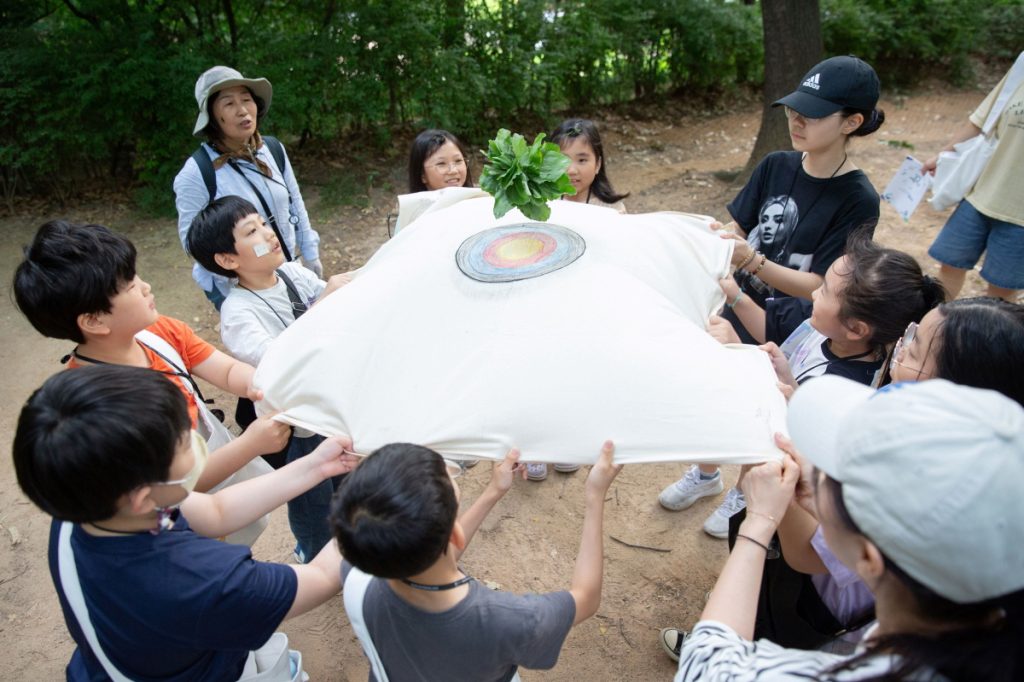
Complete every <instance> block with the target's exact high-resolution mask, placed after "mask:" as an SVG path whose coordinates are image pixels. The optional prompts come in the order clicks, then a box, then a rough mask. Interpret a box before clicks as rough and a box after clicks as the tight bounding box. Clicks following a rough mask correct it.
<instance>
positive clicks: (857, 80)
mask: <svg viewBox="0 0 1024 682" xmlns="http://www.w3.org/2000/svg"><path fill="white" fill-rule="evenodd" d="M880 88H881V86H880V84H879V82H878V74H876V73H875V70H874V69H872V68H871V67H870V66H869V65H868V63H867V62H865V61H864V60H862V59H858V58H857V57H852V56H851V57H830V58H829V59H826V60H825V61H823V62H821V63H820V64H817V65H815V67H814V68H813V69H811V70H810V71H808V72H807V74H806V75H805V76H804V77H803V80H801V82H800V87H799V88H797V89H796V90H794V91H793V92H791V93H789V94H788V95H786V96H785V97H783V98H782V99H780V100H776V101H775V102H773V103H772V106H773V107H777V106H779V105H785V106H787V107H789V108H790V109H792V110H793V111H795V112H797V113H798V114H802V115H804V116H806V117H808V118H823V117H825V116H831V115H832V114H834V113H836V112H837V111H839V110H840V109H844V108H847V107H849V108H851V109H861V110H863V111H872V110H873V109H874V108H875V105H876V104H878V95H879V90H880Z"/></svg>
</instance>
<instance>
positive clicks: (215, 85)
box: [192, 66, 274, 135]
mask: <svg viewBox="0 0 1024 682" xmlns="http://www.w3.org/2000/svg"><path fill="white" fill-rule="evenodd" d="M236 85H244V86H245V87H247V88H249V89H250V90H252V93H253V94H254V95H255V96H256V97H259V98H260V99H261V100H263V104H264V105H265V106H266V108H267V109H269V108H270V100H271V98H272V97H273V95H274V88H273V86H271V85H270V81H268V80H267V79H266V78H246V77H245V76H243V75H242V74H241V73H239V72H238V71H236V70H235V69H232V68H231V67H230V66H214V67H213V68H211V69H207V70H206V71H204V72H203V75H201V76H200V77H199V80H197V81H196V104H198V105H199V117H198V118H196V126H195V128H193V130H192V134H193V135H199V134H200V133H202V132H203V129H204V128H206V125H207V124H208V123H209V122H210V117H209V115H208V114H207V113H206V104H207V102H208V101H209V100H210V95H214V94H216V93H218V92H220V91H221V90H223V89H224V88H233V87H235V86H236Z"/></svg>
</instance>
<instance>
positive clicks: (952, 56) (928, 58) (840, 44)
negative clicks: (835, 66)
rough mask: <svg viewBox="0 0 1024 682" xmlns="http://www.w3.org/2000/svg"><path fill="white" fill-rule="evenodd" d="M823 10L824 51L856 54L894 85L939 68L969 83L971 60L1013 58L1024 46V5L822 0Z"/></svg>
mask: <svg viewBox="0 0 1024 682" xmlns="http://www.w3.org/2000/svg"><path fill="white" fill-rule="evenodd" d="M821 9H822V33H823V34H824V39H825V49H826V51H827V52H828V53H830V54H855V55H857V56H859V57H861V58H862V59H865V60H867V61H868V62H870V63H872V64H873V65H874V66H875V68H876V69H878V70H879V71H880V72H881V73H882V74H883V75H884V76H885V77H887V80H889V81H890V82H892V81H895V82H897V83H912V82H914V81H916V80H917V79H919V78H920V77H922V76H924V75H930V74H935V72H936V67H939V68H940V69H941V70H942V71H943V72H944V74H945V75H946V76H947V77H948V78H949V79H950V80H952V81H953V82H954V83H965V82H967V80H968V79H969V78H970V77H971V75H972V72H971V65H970V61H969V57H970V56H971V55H972V54H978V53H981V54H985V55H991V56H995V57H1001V58H1006V57H1015V56H1016V55H1017V52H1018V51H1019V50H1020V49H1021V46H1022V45H1024V2H1022V0H1002V1H997V2H995V3H993V2H992V1H991V0H905V1H903V2H889V1H888V0H822V5H821Z"/></svg>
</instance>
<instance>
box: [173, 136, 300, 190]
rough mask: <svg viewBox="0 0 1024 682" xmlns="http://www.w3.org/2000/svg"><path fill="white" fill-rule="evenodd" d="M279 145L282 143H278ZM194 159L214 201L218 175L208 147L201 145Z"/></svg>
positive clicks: (195, 152) (193, 154)
mask: <svg viewBox="0 0 1024 682" xmlns="http://www.w3.org/2000/svg"><path fill="white" fill-rule="evenodd" d="M275 142H277V140H275ZM278 144H281V143H280V142H278ZM192 158H193V159H194V160H195V162H196V165H197V166H199V172H200V174H202V176H203V183H204V184H205V185H206V191H207V192H208V193H209V194H210V199H209V201H213V200H214V199H216V198H217V173H216V171H214V170H213V161H212V160H210V155H209V154H208V153H207V152H206V147H205V146H203V145H199V149H197V150H195V151H194V152H192ZM275 158H276V157H275Z"/></svg>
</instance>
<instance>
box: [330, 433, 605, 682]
mask: <svg viewBox="0 0 1024 682" xmlns="http://www.w3.org/2000/svg"><path fill="white" fill-rule="evenodd" d="M613 451H614V448H613V446H612V444H611V442H607V443H605V445H604V447H603V448H602V450H601V456H600V458H599V459H598V461H597V463H596V464H595V465H594V467H593V468H592V469H591V471H590V475H589V476H588V477H587V481H586V490H585V493H584V495H585V500H586V502H585V511H584V516H583V537H582V540H581V541H580V549H579V554H578V555H577V557H576V568H575V570H574V571H573V577H572V583H571V585H570V588H569V590H568V591H561V592H550V593H547V594H541V595H536V594H527V595H514V594H509V593H505V592H497V591H492V590H490V589H487V588H486V587H484V586H482V585H480V584H479V583H478V582H476V581H475V580H474V579H473V578H472V577H470V576H467V575H465V574H464V573H463V572H462V570H461V569H460V568H459V566H458V560H459V558H460V557H461V556H462V553H463V552H464V551H465V550H466V547H467V545H468V544H469V541H470V540H472V538H473V535H474V534H475V533H476V531H477V529H478V528H479V527H480V524H481V523H482V522H483V520H484V518H485V517H486V516H487V514H488V513H489V512H490V511H491V509H492V508H493V507H494V505H495V504H496V503H497V502H498V500H500V499H501V498H502V497H503V496H504V495H505V493H506V492H508V490H509V488H510V487H511V486H512V482H513V480H514V479H515V477H516V475H517V474H521V473H525V466H523V465H521V464H519V452H518V451H517V450H514V449H513V450H511V451H510V452H509V453H508V455H507V456H506V457H505V460H504V461H502V462H500V463H496V464H495V465H494V471H493V473H492V475H491V481H490V483H489V484H488V486H487V488H486V489H485V490H484V492H483V493H482V494H481V495H480V497H479V498H477V500H476V502H474V503H473V505H472V506H471V507H470V508H469V509H468V510H466V512H465V513H463V514H462V515H461V516H459V517H458V519H456V516H457V513H458V508H459V487H458V485H457V484H456V483H455V481H454V480H453V478H452V476H451V473H450V472H455V471H458V466H457V465H454V464H452V465H451V466H449V465H447V464H446V461H445V460H443V459H442V458H441V456H440V455H438V454H437V453H436V452H434V451H432V450H429V449H427V448H424V447H420V446H418V445H410V444H407V443H398V444H393V445H387V446H385V447H383V448H380V449H379V450H377V451H376V452H374V453H373V454H371V455H370V456H368V457H367V458H366V459H365V460H364V461H363V462H362V463H361V464H360V465H359V467H358V468H357V469H356V470H355V471H354V472H353V473H352V474H350V475H349V476H348V477H347V479H346V481H345V482H344V483H343V484H342V486H341V488H340V489H339V490H338V494H337V495H336V497H335V499H334V503H333V507H332V511H331V522H332V524H333V526H334V534H335V537H336V538H337V539H338V542H339V544H340V546H341V550H342V555H343V556H344V557H345V560H344V562H343V564H342V580H343V581H344V589H343V595H344V598H345V611H346V612H347V614H348V617H349V621H350V622H351V623H352V627H353V629H354V630H355V631H356V634H357V635H358V636H359V640H360V642H361V643H362V645H363V651H364V652H365V653H366V656H367V658H368V659H369V660H370V680H371V681H372V682H402V681H404V680H417V681H420V680H438V681H441V680H444V681H445V682H450V681H453V680H474V681H476V680H482V681H483V680H486V681H494V682H507V681H508V680H515V679H518V673H517V668H518V666H523V667H526V668H538V669H547V668H552V667H554V665H555V663H557V662H558V654H559V652H560V650H561V648H562V643H563V642H564V641H565V637H566V636H567V635H568V634H569V630H570V629H571V628H572V626H574V625H576V624H577V623H580V622H582V621H584V620H586V619H587V618H590V617H591V616H593V615H594V614H595V613H597V608H598V606H599V605H600V602H601V582H602V569H603V562H604V553H603V550H604V548H603V542H602V536H603V534H602V530H601V527H602V517H603V513H604V498H605V493H607V491H608V487H609V486H610V485H611V483H612V481H613V480H614V479H615V476H616V475H617V474H618V472H619V471H620V470H621V468H622V466H621V465H617V466H616V465H613V464H612V453H613ZM524 478H525V476H524Z"/></svg>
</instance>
